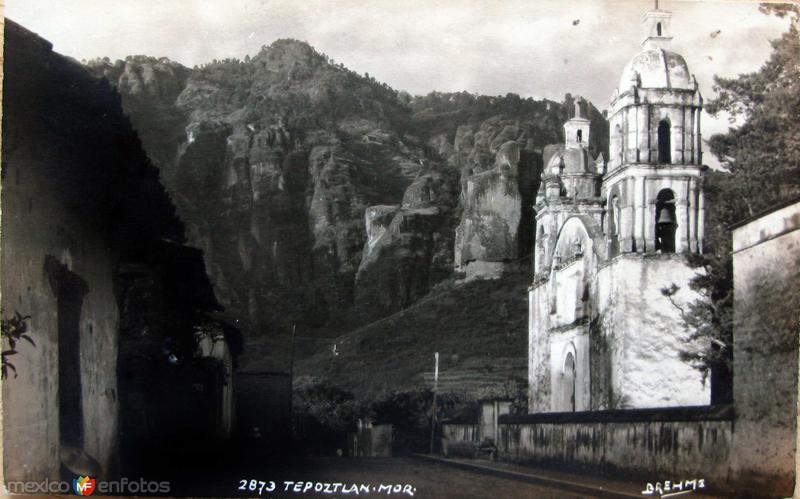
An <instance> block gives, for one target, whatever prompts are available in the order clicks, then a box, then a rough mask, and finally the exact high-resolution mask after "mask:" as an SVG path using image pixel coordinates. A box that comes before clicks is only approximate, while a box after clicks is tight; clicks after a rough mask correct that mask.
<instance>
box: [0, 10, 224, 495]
mask: <svg viewBox="0 0 800 499" xmlns="http://www.w3.org/2000/svg"><path fill="white" fill-rule="evenodd" d="M4 45H5V47H4V58H5V60H4V68H3V69H4V81H3V127H2V130H3V141H2V183H3V189H2V248H1V249H2V255H1V256H0V272H1V274H0V279H1V282H0V286H1V289H0V290H1V291H2V295H1V298H2V303H1V304H0V308H2V314H3V317H2V318H3V322H4V328H5V327H6V326H7V325H8V326H11V325H13V324H14V323H13V320H14V317H15V315H16V314H19V316H18V317H19V318H22V317H26V316H27V317H28V318H26V319H24V320H22V321H21V322H22V323H24V324H25V326H24V327H25V328H26V330H27V335H28V337H29V338H30V339H31V340H32V342H27V341H25V340H24V339H20V340H18V341H17V343H16V346H15V348H14V350H15V351H16V353H13V354H11V355H8V356H7V357H6V360H8V361H9V362H10V363H11V364H12V365H13V368H12V367H11V366H8V365H5V364H4V365H5V367H6V371H7V373H8V376H7V378H6V379H5V380H3V383H2V390H3V393H2V397H3V405H2V408H3V415H2V421H3V444H4V445H3V453H4V455H3V458H4V459H3V462H4V470H3V472H4V473H3V475H4V478H5V480H6V482H7V483H8V482H41V481H43V480H45V479H49V480H51V481H53V480H63V479H69V480H71V479H73V478H75V477H76V475H77V474H91V475H92V476H95V477H97V478H98V479H103V480H105V479H109V478H113V477H115V476H119V474H120V473H129V472H130V471H131V467H130V463H131V462H132V461H135V458H136V457H137V456H133V457H132V458H131V457H130V456H126V455H125V453H124V452H122V451H123V447H124V444H125V442H126V441H127V442H130V441H131V440H136V443H139V442H141V441H142V439H141V438H139V437H141V436H142V435H144V436H148V435H149V436H153V429H154V427H157V428H159V429H160V431H161V432H162V433H161V434H160V435H159V436H160V437H163V436H164V435H166V436H168V437H173V436H176V435H177V433H178V430H181V429H183V428H187V427H188V428H189V429H190V430H191V431H193V432H194V433H193V434H192V435H191V437H192V440H194V441H200V440H202V441H203V442H204V443H206V444H207V443H208V442H214V441H216V440H218V439H222V438H225V437H227V436H229V435H230V433H231V431H232V424H233V407H234V406H233V404H234V401H233V392H232V380H231V376H232V374H233V358H232V355H233V354H235V348H232V345H234V342H233V336H234V335H233V334H232V333H231V332H230V331H227V330H226V328H225V327H224V326H223V325H222V324H221V323H220V322H219V321H215V320H213V317H210V318H209V319H207V320H202V318H201V314H202V313H206V312H211V311H213V310H214V309H216V308H218V304H217V303H216V298H215V297H214V294H213V290H212V288H211V285H210V283H209V282H208V278H207V276H206V273H205V268H204V264H203V259H202V255H201V253H200V251H199V250H197V249H193V248H189V247H186V246H184V245H183V244H181V243H180V241H181V239H182V237H183V226H182V224H181V222H180V220H178V219H177V217H176V216H175V208H174V206H173V205H172V203H171V201H170V200H169V197H168V196H167V194H166V192H165V191H164V189H163V187H162V186H161V184H160V182H159V177H158V172H157V170H156V169H155V168H154V167H153V166H152V165H151V164H150V163H149V161H148V159H147V157H146V155H145V153H144V151H143V150H142V148H141V144H140V143H139V139H138V137H137V136H136V133H135V131H134V130H133V128H132V127H131V124H130V122H129V120H128V118H127V117H126V116H125V115H124V114H123V112H122V108H121V105H120V96H119V94H118V93H116V92H115V91H114V90H113V89H112V88H111V87H110V86H109V85H108V82H106V81H102V80H99V79H97V78H94V77H93V76H92V75H90V74H89V73H88V72H87V70H86V69H85V68H84V67H82V66H81V65H80V64H78V63H77V62H75V61H73V60H71V59H68V58H66V57H63V56H61V55H59V54H57V53H55V52H53V50H52V45H51V44H50V43H49V42H48V41H47V40H44V39H42V38H40V37H39V36H37V35H36V34H34V33H31V32H30V31H28V30H26V29H25V28H23V27H21V26H19V25H17V24H16V23H14V22H12V21H9V20H5V25H4ZM18 325H19V323H18ZM194 326H200V327H199V330H197V331H195V330H193V327H194ZM2 346H3V350H4V352H7V351H9V350H11V345H10V344H9V342H8V339H7V338H4V339H3V345H2ZM173 366H180V367H182V369H177V368H175V367H173ZM154 374H155V375H156V376H154ZM148 376H152V377H150V378H148ZM196 387H201V388H202V391H198V390H196ZM159 390H161V392H163V393H164V397H162V398H161V399H158V398H157V395H158V393H159ZM165 399H167V400H174V401H175V402H174V405H173V406H171V407H170V406H165V405H160V404H159V403H163V401H164V400H165ZM178 401H180V402H181V405H178ZM187 401H188V402H190V403H187ZM164 408H166V409H173V410H171V411H170V412H169V413H167V411H166V410H163V409H164ZM159 411H160V412H159ZM200 411H203V412H200ZM206 414H208V415H209V418H210V420H205V419H203V416H204V415H206ZM198 415H201V416H198ZM140 416H142V419H146V420H147V421H148V423H149V425H150V426H142V425H140V424H139V423H140V419H138V418H139V417H140ZM201 437H202V438H201ZM153 440H155V439H153ZM164 442H165V441H164V440H163V438H162V439H161V440H160V441H159V443H158V445H159V446H160V447H162V446H165V445H166V446H169V444H165V443H164ZM167 442H170V440H167ZM133 450H134V451H135V450H136V449H133ZM152 456H153V454H150V455H149V456H146V457H147V458H149V459H150V460H151V461H152ZM129 476H130V475H129ZM12 492H13V491H12Z"/></svg>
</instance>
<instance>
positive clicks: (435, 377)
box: [431, 352, 439, 454]
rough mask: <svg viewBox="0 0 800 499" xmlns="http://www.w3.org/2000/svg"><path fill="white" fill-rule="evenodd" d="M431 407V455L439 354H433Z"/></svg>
mask: <svg viewBox="0 0 800 499" xmlns="http://www.w3.org/2000/svg"><path fill="white" fill-rule="evenodd" d="M433 359H434V360H433V405H432V408H431V454H433V442H434V439H435V434H436V390H437V389H438V388H439V352H436V353H434V354H433Z"/></svg>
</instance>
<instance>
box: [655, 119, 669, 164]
mask: <svg viewBox="0 0 800 499" xmlns="http://www.w3.org/2000/svg"><path fill="white" fill-rule="evenodd" d="M671 151H672V145H671V144H670V126H669V122H668V121H667V120H661V121H660V122H659V123H658V162H659V163H672V152H671Z"/></svg>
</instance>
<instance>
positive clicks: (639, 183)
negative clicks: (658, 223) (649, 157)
mask: <svg viewBox="0 0 800 499" xmlns="http://www.w3.org/2000/svg"><path fill="white" fill-rule="evenodd" d="M630 184H631V185H632V188H633V192H634V193H635V201H634V202H635V205H634V206H635V207H636V212H635V217H636V218H635V220H634V229H633V233H634V241H635V242H636V252H637V253H642V252H644V251H645V242H644V237H645V235H644V215H645V211H646V210H645V204H644V186H645V183H644V178H643V177H635V178H633V177H631V178H630Z"/></svg>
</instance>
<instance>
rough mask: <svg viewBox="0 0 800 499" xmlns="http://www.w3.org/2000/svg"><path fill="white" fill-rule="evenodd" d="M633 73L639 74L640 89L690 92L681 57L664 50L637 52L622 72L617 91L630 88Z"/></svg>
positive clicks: (688, 80)
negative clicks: (672, 89)
mask: <svg viewBox="0 0 800 499" xmlns="http://www.w3.org/2000/svg"><path fill="white" fill-rule="evenodd" d="M634 73H639V78H640V81H641V83H642V84H641V86H642V88H676V89H685V90H692V89H693V88H694V85H693V83H692V78H691V75H690V74H689V66H687V65H686V60H685V59H684V58H683V56H682V55H680V54H678V53H676V52H671V51H669V50H664V49H650V50H643V51H642V52H639V53H638V54H637V55H636V56H635V57H634V58H633V59H631V62H629V63H628V65H627V66H625V69H624V70H623V71H622V77H621V78H620V80H619V87H618V89H619V91H620V92H624V91H625V90H627V89H629V88H630V87H631V80H632V78H633V75H634Z"/></svg>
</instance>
